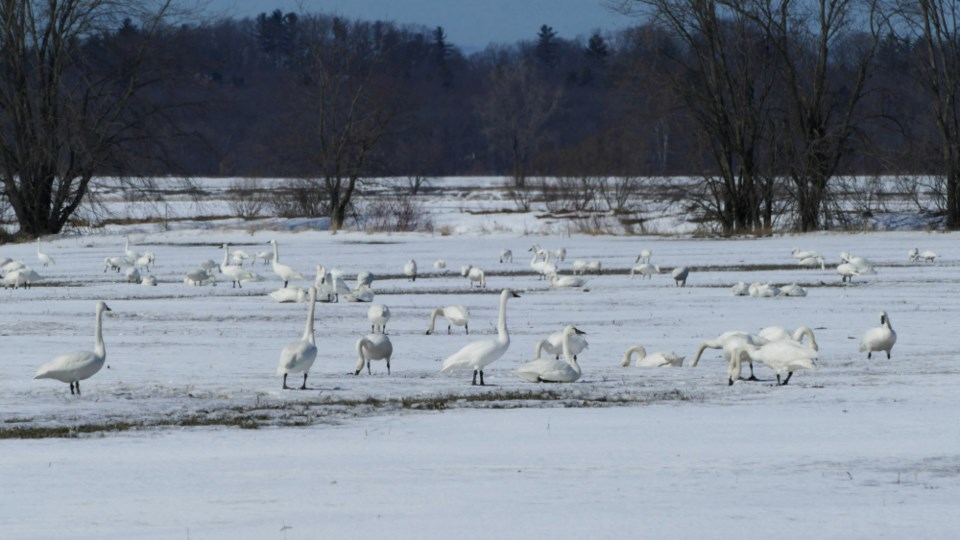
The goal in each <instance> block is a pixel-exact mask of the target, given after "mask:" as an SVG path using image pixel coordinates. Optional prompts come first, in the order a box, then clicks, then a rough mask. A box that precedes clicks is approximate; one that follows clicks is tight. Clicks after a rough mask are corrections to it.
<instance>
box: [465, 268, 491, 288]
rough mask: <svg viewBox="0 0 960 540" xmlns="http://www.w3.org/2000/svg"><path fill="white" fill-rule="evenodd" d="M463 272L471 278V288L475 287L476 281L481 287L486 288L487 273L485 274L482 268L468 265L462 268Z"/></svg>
mask: <svg viewBox="0 0 960 540" xmlns="http://www.w3.org/2000/svg"><path fill="white" fill-rule="evenodd" d="M461 273H462V274H463V275H464V276H466V277H467V279H469V280H470V287H471V288H473V284H474V283H476V284H477V286H478V287H481V288H485V287H486V286H487V278H486V274H484V272H483V270H482V269H480V268H477V267H476V266H470V265H467V266H466V267H465V269H461Z"/></svg>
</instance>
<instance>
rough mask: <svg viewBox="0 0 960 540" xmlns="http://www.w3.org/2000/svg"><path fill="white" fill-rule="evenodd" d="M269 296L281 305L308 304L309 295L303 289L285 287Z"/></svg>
mask: <svg viewBox="0 0 960 540" xmlns="http://www.w3.org/2000/svg"><path fill="white" fill-rule="evenodd" d="M269 296H270V298H273V299H274V300H276V301H277V302H279V303H281V304H290V303H301V302H306V301H307V296H308V295H307V291H306V290H305V289H303V288H302V287H284V288H282V289H277V290H275V291H273V292H271V293H269Z"/></svg>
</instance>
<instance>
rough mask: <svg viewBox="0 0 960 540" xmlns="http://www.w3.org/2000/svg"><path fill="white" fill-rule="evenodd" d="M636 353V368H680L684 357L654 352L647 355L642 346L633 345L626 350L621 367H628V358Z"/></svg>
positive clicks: (671, 353) (670, 353)
mask: <svg viewBox="0 0 960 540" xmlns="http://www.w3.org/2000/svg"><path fill="white" fill-rule="evenodd" d="M633 353H637V363H636V366H637V367H680V366H682V365H683V359H684V358H685V357H684V356H680V355H678V354H677V353H673V352H662V351H661V352H655V353H650V354H647V349H645V348H644V347H643V345H633V346H632V347H630V348H628V349H627V352H626V353H624V355H623V360H622V361H621V362H620V365H621V366H622V367H627V366H629V365H630V357H631V356H633Z"/></svg>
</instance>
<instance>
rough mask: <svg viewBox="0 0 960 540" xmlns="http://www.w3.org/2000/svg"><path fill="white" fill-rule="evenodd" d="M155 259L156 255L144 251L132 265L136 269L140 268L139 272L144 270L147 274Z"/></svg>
mask: <svg viewBox="0 0 960 540" xmlns="http://www.w3.org/2000/svg"><path fill="white" fill-rule="evenodd" d="M156 258H157V257H156V255H154V254H153V252H151V251H144V252H143V253H142V254H141V255H140V257H139V258H137V260H136V261H134V263H133V265H134V266H136V267H138V268H140V269H141V270H146V271H147V272H149V271H150V265H151V264H153V262H154V261H155V260H156Z"/></svg>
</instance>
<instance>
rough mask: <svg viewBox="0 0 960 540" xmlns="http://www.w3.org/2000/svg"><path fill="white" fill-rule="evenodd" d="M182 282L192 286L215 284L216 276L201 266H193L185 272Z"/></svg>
mask: <svg viewBox="0 0 960 540" xmlns="http://www.w3.org/2000/svg"><path fill="white" fill-rule="evenodd" d="M183 282H184V283H186V284H187V285H193V286H203V285H216V284H217V278H216V277H215V276H214V274H211V273H209V272H207V271H206V270H204V269H203V268H194V269H193V270H190V271H189V272H187V274H186V276H185V277H184V278H183Z"/></svg>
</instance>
